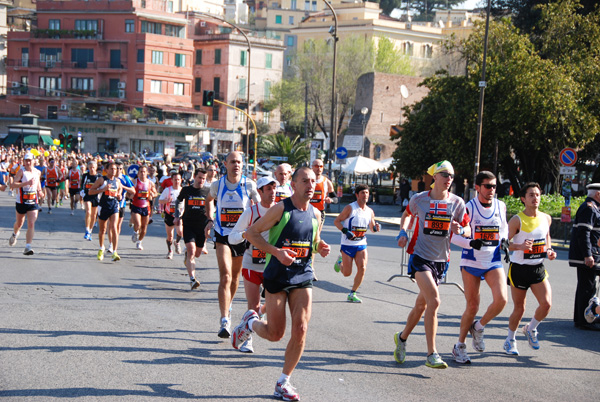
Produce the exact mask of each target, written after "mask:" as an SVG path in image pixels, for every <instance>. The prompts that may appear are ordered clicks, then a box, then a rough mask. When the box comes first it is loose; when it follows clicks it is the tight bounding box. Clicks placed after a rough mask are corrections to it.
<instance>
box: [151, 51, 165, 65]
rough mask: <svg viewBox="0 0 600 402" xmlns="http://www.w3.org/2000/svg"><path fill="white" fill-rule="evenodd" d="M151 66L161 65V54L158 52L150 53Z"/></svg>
mask: <svg viewBox="0 0 600 402" xmlns="http://www.w3.org/2000/svg"><path fill="white" fill-rule="evenodd" d="M152 64H163V52H161V51H159V50H153V51H152Z"/></svg>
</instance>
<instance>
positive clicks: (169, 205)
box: [158, 171, 183, 260]
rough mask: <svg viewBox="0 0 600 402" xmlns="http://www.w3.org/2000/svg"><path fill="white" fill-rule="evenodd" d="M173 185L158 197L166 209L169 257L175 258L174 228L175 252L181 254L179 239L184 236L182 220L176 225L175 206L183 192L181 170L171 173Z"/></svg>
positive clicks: (170, 258)
mask: <svg viewBox="0 0 600 402" xmlns="http://www.w3.org/2000/svg"><path fill="white" fill-rule="evenodd" d="M170 181H171V184H172V185H171V186H168V187H166V188H165V189H164V190H163V192H162V193H161V195H160V198H159V199H158V203H159V204H160V205H161V206H162V207H163V208H164V211H165V230H166V231H167V250H168V252H167V259H169V260H172V259H173V250H172V249H171V246H172V245H173V230H175V234H176V235H177V238H176V240H175V252H176V253H177V254H181V246H179V241H180V240H181V238H182V237H183V227H182V226H181V220H180V221H179V224H178V225H175V208H177V197H178V196H179V193H180V192H181V175H180V174H179V172H177V171H174V172H173V173H171V180H170Z"/></svg>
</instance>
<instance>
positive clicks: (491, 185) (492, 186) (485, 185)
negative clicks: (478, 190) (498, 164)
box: [482, 184, 496, 190]
mask: <svg viewBox="0 0 600 402" xmlns="http://www.w3.org/2000/svg"><path fill="white" fill-rule="evenodd" d="M482 186H483V187H485V188H487V189H488V190H491V189H493V188H496V185H495V184H482Z"/></svg>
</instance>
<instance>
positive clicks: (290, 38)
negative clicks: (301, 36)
mask: <svg viewBox="0 0 600 402" xmlns="http://www.w3.org/2000/svg"><path fill="white" fill-rule="evenodd" d="M287 45H288V46H294V37H293V36H288V37H287Z"/></svg>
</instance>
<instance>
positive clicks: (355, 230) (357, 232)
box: [352, 226, 367, 241]
mask: <svg viewBox="0 0 600 402" xmlns="http://www.w3.org/2000/svg"><path fill="white" fill-rule="evenodd" d="M352 234H353V235H354V239H353V240H354V241H359V240H362V239H363V238H364V237H365V235H366V234H367V228H363V227H357V226H352Z"/></svg>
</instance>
